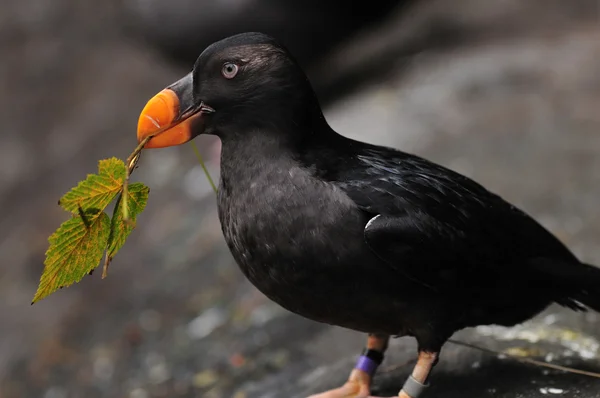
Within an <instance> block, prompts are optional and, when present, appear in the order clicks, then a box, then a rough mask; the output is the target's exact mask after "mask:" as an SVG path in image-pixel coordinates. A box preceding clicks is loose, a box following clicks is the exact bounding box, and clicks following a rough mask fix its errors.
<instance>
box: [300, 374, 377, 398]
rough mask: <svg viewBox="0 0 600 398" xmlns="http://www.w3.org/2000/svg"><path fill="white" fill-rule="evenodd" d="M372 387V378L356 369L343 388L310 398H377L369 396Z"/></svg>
mask: <svg viewBox="0 0 600 398" xmlns="http://www.w3.org/2000/svg"><path fill="white" fill-rule="evenodd" d="M370 386H371V376H370V375H369V374H368V373H366V372H364V371H362V370H359V369H354V370H353V371H352V373H351V374H350V378H349V379H348V381H347V382H346V384H344V385H343V386H341V387H338V388H334V389H333V390H329V391H325V392H322V393H320V394H315V395H311V396H310V397H308V398H377V397H372V396H370V395H369V392H370V391H369V387H370Z"/></svg>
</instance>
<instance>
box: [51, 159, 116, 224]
mask: <svg viewBox="0 0 600 398" xmlns="http://www.w3.org/2000/svg"><path fill="white" fill-rule="evenodd" d="M124 179H125V163H123V161H122V160H120V159H117V158H115V157H113V158H110V159H103V160H100V161H99V162H98V174H88V176H87V178H86V179H85V180H83V181H81V182H80V183H79V184H78V185H77V186H76V187H74V188H72V189H71V190H70V191H69V192H67V193H66V194H65V195H64V196H63V197H62V198H61V199H60V200H59V201H58V204H59V205H61V206H62V207H63V208H64V209H65V210H66V211H69V212H71V213H77V212H78V208H79V207H81V209H83V211H86V210H91V209H96V210H100V211H102V210H104V209H105V208H106V206H108V205H109V203H110V202H112V200H113V199H114V198H115V196H117V194H118V193H119V192H121V189H122V188H123V180H124Z"/></svg>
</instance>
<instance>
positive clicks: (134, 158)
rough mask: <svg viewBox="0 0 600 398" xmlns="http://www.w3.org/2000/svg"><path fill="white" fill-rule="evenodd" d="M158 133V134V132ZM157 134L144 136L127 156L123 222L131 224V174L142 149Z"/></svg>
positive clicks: (123, 194)
mask: <svg viewBox="0 0 600 398" xmlns="http://www.w3.org/2000/svg"><path fill="white" fill-rule="evenodd" d="M156 134H158V132H157V133H156ZM156 134H151V135H149V136H147V137H146V138H144V139H143V140H142V141H140V143H139V144H138V146H136V147H135V149H134V150H133V152H131V155H129V157H128V158H127V162H126V163H127V169H126V170H125V180H124V181H123V193H122V195H121V197H122V199H123V222H125V223H126V224H129V225H131V220H129V206H128V203H127V199H128V194H127V187H128V185H129V176H131V173H132V172H133V170H134V169H135V166H136V165H137V162H138V160H140V154H141V152H142V149H144V145H146V143H147V142H148V141H150V139H151V138H152V137H154V136H155V135H156Z"/></svg>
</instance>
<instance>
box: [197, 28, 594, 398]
mask: <svg viewBox="0 0 600 398" xmlns="http://www.w3.org/2000/svg"><path fill="white" fill-rule="evenodd" d="M227 63H233V64H235V65H236V66H238V67H239V72H237V75H236V76H235V77H234V78H231V79H229V78H227V79H226V78H223V74H222V65H224V64H227ZM191 75H192V80H193V101H194V102H195V103H196V105H198V104H199V103H200V102H201V103H203V104H206V105H208V106H210V107H211V108H212V109H214V112H213V113H210V114H207V115H204V118H205V121H204V123H203V125H202V128H198V129H197V131H194V132H193V133H192V137H193V136H195V135H197V134H200V133H207V134H214V135H217V136H219V137H220V138H221V140H222V144H223V145H222V155H221V181H220V187H219V192H218V211H219V217H220V220H221V223H222V228H223V234H224V236H225V240H226V242H227V244H228V246H229V248H230V249H231V253H232V254H233V257H234V258H235V260H236V262H237V263H238V264H239V265H240V267H241V269H242V271H243V272H244V274H245V275H246V276H247V277H248V279H249V280H250V281H251V282H252V283H253V284H254V285H255V286H256V287H257V288H258V289H259V290H260V291H261V292H263V293H264V294H265V295H267V296H268V297H269V298H270V299H272V300H273V301H275V302H277V303H279V304H280V305H282V306H283V307H285V308H287V309H288V310H290V311H292V312H295V313H297V314H300V315H302V316H305V317H307V318H310V319H313V320H316V321H319V322H325V323H329V324H332V325H338V326H342V327H346V328H350V329H354V330H358V331H362V332H366V333H370V334H372V335H373V336H389V335H398V336H405V335H408V336H414V337H415V338H416V340H417V341H418V345H419V351H420V352H422V353H433V354H437V353H438V352H439V351H440V350H441V348H442V346H443V344H444V343H445V342H446V340H447V339H448V338H450V336H451V335H452V334H453V333H454V332H455V331H457V330H460V329H462V328H465V327H469V326H476V325H481V324H500V325H505V326H511V325H515V324H517V323H520V322H523V321H525V320H527V319H529V318H531V317H532V316H534V315H536V314H537V313H539V312H540V311H541V310H543V309H544V308H546V307H547V306H548V305H549V304H551V303H558V304H561V305H563V306H567V307H569V308H572V309H574V310H584V309H585V308H586V307H591V308H593V309H594V310H600V293H598V290H597V289H596V286H597V285H598V284H599V283H600V270H598V269H597V268H595V267H592V266H589V265H586V264H583V263H581V262H580V261H579V260H578V259H577V258H576V257H575V256H574V255H573V254H572V253H571V252H570V251H569V250H568V249H567V248H566V247H565V246H564V245H563V244H562V243H561V242H560V241H559V240H558V239H557V238H556V237H554V236H553V235H552V234H551V233H550V232H548V231H547V230H546V229H545V228H543V227H542V226H541V225H540V224H539V223H537V222H536V221H535V220H533V219H532V218H531V217H529V216H528V215H527V214H525V213H524V212H523V211H521V210H520V209H518V208H516V207H515V206H513V205H511V204H510V203H508V202H506V201H505V200H503V199H502V198H501V197H500V196H498V195H496V194H494V193H492V192H490V191H488V190H487V189H485V188H484V187H482V186H481V185H479V184H478V183H476V182H474V181H473V180H471V179H469V178H467V177H465V176H462V175H460V174H458V173H456V172H453V171H451V170H449V169H448V168H445V167H442V166H440V165H437V164H434V163H432V162H430V161H428V160H426V159H423V158H421V157H418V156H416V155H412V154H408V153H404V152H401V151H399V150H396V149H392V148H387V147H381V146H376V145H371V144H367V143H363V142H359V141H356V140H352V139H349V138H346V137H344V136H342V135H340V134H338V133H337V132H335V131H334V130H333V129H332V128H331V127H330V126H329V125H328V123H327V122H326V120H325V118H324V116H323V114H322V111H321V108H320V106H319V102H318V100H317V98H316V96H315V94H314V92H313V90H312V88H311V85H310V83H309V82H308V80H307V78H306V76H305V74H304V72H303V71H302V69H301V68H300V66H299V65H298V64H297V63H296V62H295V61H294V59H293V57H292V56H291V55H290V54H289V52H288V51H287V50H286V49H285V48H283V47H282V46H281V45H279V44H278V43H277V42H276V41H275V40H273V39H272V38H270V37H268V36H265V35H262V34H258V33H246V34H241V35H237V36H233V37H231V38H227V39H225V40H222V41H220V42H217V43H215V44H213V45H212V46H210V47H209V48H208V49H207V50H205V51H204V52H203V53H202V54H201V55H200V57H199V58H198V61H197V62H196V64H195V67H194V70H193V71H192V73H191ZM190 138H191V137H190ZM385 341H387V340H385ZM385 345H387V343H386V344H385ZM383 349H384V348H383ZM383 349H382V350H383ZM432 358H433V359H425V360H424V361H425V362H423V363H426V362H427V361H429V362H428V363H429V365H430V366H429V365H427V366H429V367H427V369H428V370H427V372H425V373H424V376H422V372H421V373H419V370H418V369H417V368H418V367H417V368H416V370H415V373H413V376H415V378H416V379H418V381H419V382H421V383H424V382H425V381H426V379H427V375H428V373H429V370H430V369H431V367H432V366H433V365H434V364H435V361H436V360H437V355H435V357H432ZM420 360H421V357H420ZM353 375H354V373H353ZM353 378H354V379H353ZM363 379H364V378H363ZM352 380H354V381H357V380H358V381H357V382H356V383H358V384H361V383H362V384H364V383H363V381H360V380H362V379H361V378H360V377H358V376H356V375H354V376H351V381H352ZM368 380H369V381H370V378H368ZM369 381H367V382H366V383H367V385H368V382H369ZM356 383H355V384H356ZM361 391H362V392H361ZM361 394H362V395H361ZM402 394H405V395H402ZM363 395H364V391H363V390H359V389H357V390H356V391H354V390H351V389H346V390H343V389H338V390H333V391H330V392H328V393H325V394H324V395H322V396H323V397H331V398H337V397H351V396H352V397H355V396H363ZM401 396H408V393H406V392H401Z"/></svg>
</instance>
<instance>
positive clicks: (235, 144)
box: [221, 124, 337, 190]
mask: <svg viewBox="0 0 600 398" xmlns="http://www.w3.org/2000/svg"><path fill="white" fill-rule="evenodd" d="M336 135H337V134H336V133H335V132H334V131H333V130H331V128H329V126H328V125H326V124H325V125H324V126H323V125H321V126H319V127H318V128H317V127H316V128H310V127H309V128H306V129H304V130H300V129H299V127H298V126H296V130H294V131H291V130H290V129H289V128H286V129H284V130H280V129H276V128H272V129H252V130H250V129H247V130H245V131H240V132H238V133H237V134H235V135H233V134H228V135H224V136H222V137H221V143H222V147H221V184H222V186H223V187H224V188H226V189H227V187H229V188H228V189H234V190H240V189H242V190H243V189H246V188H247V185H249V184H252V183H253V182H256V181H257V180H259V179H261V178H262V179H265V178H269V174H270V173H276V172H279V171H281V170H284V169H286V168H291V167H302V166H303V157H304V154H305V153H306V152H307V150H308V149H310V148H315V143H317V142H318V143H319V145H322V143H323V142H327V141H330V140H332V139H333V138H332V137H333V136H336Z"/></svg>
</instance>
